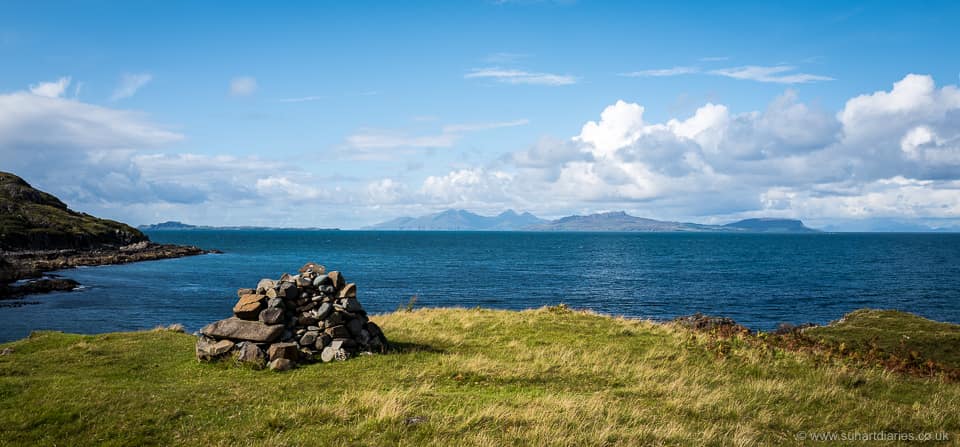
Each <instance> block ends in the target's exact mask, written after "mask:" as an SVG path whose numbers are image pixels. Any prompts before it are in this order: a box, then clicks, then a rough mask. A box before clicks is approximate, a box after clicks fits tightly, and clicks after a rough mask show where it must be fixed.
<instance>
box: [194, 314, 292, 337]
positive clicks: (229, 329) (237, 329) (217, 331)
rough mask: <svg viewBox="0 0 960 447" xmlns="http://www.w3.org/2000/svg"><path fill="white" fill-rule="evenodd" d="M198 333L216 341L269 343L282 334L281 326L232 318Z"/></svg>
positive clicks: (212, 324)
mask: <svg viewBox="0 0 960 447" xmlns="http://www.w3.org/2000/svg"><path fill="white" fill-rule="evenodd" d="M200 333H201V334H203V335H206V336H208V337H213V338H218V339H222V338H227V339H230V340H239V341H244V340H245V341H252V342H257V343H270V342H273V341H275V340H277V339H278V338H280V335H282V334H283V325H282V324H274V325H267V324H263V323H261V322H259V321H247V320H241V319H239V318H235V317H234V318H227V319H225V320H220V321H215V322H213V323H210V324H208V325H206V326H204V328H203V329H200Z"/></svg>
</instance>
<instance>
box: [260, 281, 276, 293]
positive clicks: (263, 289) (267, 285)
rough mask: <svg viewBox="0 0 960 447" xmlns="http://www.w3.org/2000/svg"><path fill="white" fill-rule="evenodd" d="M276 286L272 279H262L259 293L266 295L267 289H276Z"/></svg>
mask: <svg viewBox="0 0 960 447" xmlns="http://www.w3.org/2000/svg"><path fill="white" fill-rule="evenodd" d="M276 285H277V284H276V283H275V282H273V280H272V279H268V278H264V279H261V280H260V282H258V283H257V293H259V294H266V293H267V289H272V288H274V287H276Z"/></svg>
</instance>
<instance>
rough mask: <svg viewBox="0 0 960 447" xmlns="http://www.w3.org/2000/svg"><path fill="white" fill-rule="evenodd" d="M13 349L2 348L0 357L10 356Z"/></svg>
mask: <svg viewBox="0 0 960 447" xmlns="http://www.w3.org/2000/svg"><path fill="white" fill-rule="evenodd" d="M13 353H14V350H13V348H3V351H0V355H10V354H13Z"/></svg>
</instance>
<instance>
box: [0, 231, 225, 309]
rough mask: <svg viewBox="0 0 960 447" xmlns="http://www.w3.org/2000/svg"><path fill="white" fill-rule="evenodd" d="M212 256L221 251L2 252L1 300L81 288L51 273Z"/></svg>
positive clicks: (165, 247)
mask: <svg viewBox="0 0 960 447" xmlns="http://www.w3.org/2000/svg"><path fill="white" fill-rule="evenodd" d="M208 253H219V251H217V250H204V249H202V248H199V247H195V246H192V245H173V244H158V243H154V242H149V241H141V242H137V243H134V244H129V245H125V246H121V247H116V248H113V247H101V248H94V249H63V250H23V251H5V252H0V300H4V299H17V298H22V297H23V296H25V295H30V294H37V293H47V292H54V291H64V290H73V289H75V288H76V287H77V286H79V284H78V283H77V282H76V281H73V280H70V279H65V278H57V277H56V276H53V275H49V273H48V272H52V271H56V270H64V269H70V268H74V267H80V266H97V265H111V264H126V263H130V262H140V261H152V260H157V259H169V258H181V257H185V256H196V255H202V254H208ZM22 280H26V281H22Z"/></svg>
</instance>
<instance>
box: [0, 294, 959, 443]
mask: <svg viewBox="0 0 960 447" xmlns="http://www.w3.org/2000/svg"><path fill="white" fill-rule="evenodd" d="M373 320H374V321H376V322H377V323H378V324H380V325H381V326H382V327H383V329H384V331H385V333H386V334H387V336H388V337H389V338H390V339H391V341H393V342H394V343H395V344H396V346H397V351H396V352H394V353H392V354H388V355H380V356H364V357H359V358H355V359H351V360H350V361H347V362H342V363H331V364H314V365H307V366H303V367H300V368H298V369H296V370H294V371H291V372H287V373H274V372H270V371H253V370H249V369H245V368H240V367H233V366H231V365H229V364H225V363H220V364H199V363H197V362H196V360H194V357H193V345H194V338H193V337H192V336H189V335H186V334H181V333H175V332H170V331H148V332H137V333H123V334H119V333H115V334H105V335H95V336H84V335H69V334H61V333H53V332H42V333H36V334H34V335H32V336H31V337H30V338H28V339H24V340H20V341H17V342H13V343H8V344H5V345H2V346H0V349H2V348H6V347H12V348H14V350H15V352H14V353H13V354H10V355H5V356H0V445H54V444H56V445H171V444H182V445H396V444H399V445H438V446H440V445H442V446H447V445H457V446H466V445H644V444H653V445H678V444H679V445H774V444H794V443H797V441H796V440H795V437H794V436H795V433H797V432H799V431H806V432H831V431H833V432H857V431H858V432H876V431H887V432H947V433H948V434H949V436H950V439H951V440H950V443H956V442H957V441H956V439H957V436H958V431H960V385H958V384H956V383H952V382H947V381H944V380H941V379H936V378H934V379H930V378H918V377H913V376H909V375H902V374H896V373H892V372H889V371H886V370H883V369H880V368H861V367H852V366H850V365H847V364H843V363H841V362H837V363H824V362H823V361H822V360H818V359H817V358H815V357H814V356H811V355H809V354H807V353H802V352H789V351H783V350H779V349H776V348H773V347H769V346H767V347H760V346H758V345H757V344H755V343H750V342H746V341H742V340H739V339H736V338H734V339H729V340H727V341H726V342H725V344H724V346H725V347H724V349H721V350H718V349H716V347H717V344H716V343H715V341H711V340H710V337H709V336H708V335H705V334H697V333H693V332H690V331H689V330H686V329H682V328H679V327H676V326H673V325H661V324H654V323H649V322H642V321H634V320H625V319H618V318H610V317H605V316H599V315H595V314H590V313H584V312H570V311H562V310H556V309H539V310H533V311H524V312H510V311H494V310H479V309H473V310H467V309H425V310H417V311H413V312H397V313H393V314H389V315H382V316H376V317H374V318H373ZM851 444H854V445H863V444H864V443H863V442H862V441H855V442H851Z"/></svg>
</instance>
